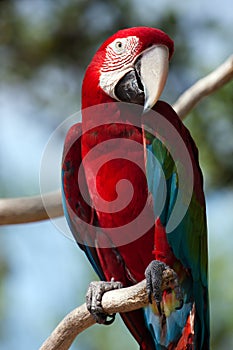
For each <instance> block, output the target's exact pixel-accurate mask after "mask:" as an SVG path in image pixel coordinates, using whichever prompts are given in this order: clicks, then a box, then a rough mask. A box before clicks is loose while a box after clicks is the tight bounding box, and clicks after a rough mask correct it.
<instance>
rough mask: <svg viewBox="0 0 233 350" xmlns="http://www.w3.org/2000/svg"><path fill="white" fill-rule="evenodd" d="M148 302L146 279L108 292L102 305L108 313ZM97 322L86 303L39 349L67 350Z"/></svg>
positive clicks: (63, 322) (129, 308)
mask: <svg viewBox="0 0 233 350" xmlns="http://www.w3.org/2000/svg"><path fill="white" fill-rule="evenodd" d="M147 304H148V296H147V292H146V280H143V281H142V282H140V283H138V284H136V285H134V286H132V287H128V288H122V289H117V290H113V291H110V292H106V293H105V294H104V295H103V299H102V306H103V309H104V311H106V312H107V313H108V314H112V313H115V312H129V311H133V310H136V309H140V308H142V307H144V306H146V305H147ZM94 323H95V320H94V318H93V317H92V316H91V314H90V313H89V311H88V310H87V308H86V304H83V305H81V306H79V307H78V308H76V309H74V310H73V311H71V312H70V313H69V314H68V315H67V316H66V317H65V318H64V319H63V320H62V321H61V322H60V323H59V324H58V326H57V327H56V328H55V330H54V331H53V332H52V334H51V335H50V336H49V337H48V339H47V340H45V342H44V343H43V344H42V346H41V347H40V349H39V350H67V349H69V347H70V346H71V344H72V342H73V341H74V339H75V338H76V337H77V335H78V334H80V333H81V332H83V331H84V330H85V329H86V328H88V327H90V326H92V325H93V324H94Z"/></svg>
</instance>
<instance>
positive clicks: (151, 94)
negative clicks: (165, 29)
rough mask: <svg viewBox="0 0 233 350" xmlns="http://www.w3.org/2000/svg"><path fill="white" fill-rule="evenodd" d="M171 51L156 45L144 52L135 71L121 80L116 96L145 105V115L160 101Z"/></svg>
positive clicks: (132, 70)
mask: <svg viewBox="0 0 233 350" xmlns="http://www.w3.org/2000/svg"><path fill="white" fill-rule="evenodd" d="M168 65H169V50H168V48H167V47H166V46H164V45H155V46H152V47H151V48H149V49H147V50H145V51H144V52H142V53H141V54H140V55H139V56H138V57H137V59H136V61H135V63H134V67H133V69H131V70H129V71H128V72H127V73H126V74H125V75H124V76H123V78H121V79H120V81H119V82H118V84H117V85H116V87H115V96H116V97H117V98H118V99H119V100H120V101H124V102H131V103H137V104H141V105H144V113H145V112H147V111H148V110H150V109H151V108H153V106H154V105H155V103H156V102H157V101H158V99H159V97H160V95H161V93H162V91H163V88H164V85H165V83H166V80H167V75H168Z"/></svg>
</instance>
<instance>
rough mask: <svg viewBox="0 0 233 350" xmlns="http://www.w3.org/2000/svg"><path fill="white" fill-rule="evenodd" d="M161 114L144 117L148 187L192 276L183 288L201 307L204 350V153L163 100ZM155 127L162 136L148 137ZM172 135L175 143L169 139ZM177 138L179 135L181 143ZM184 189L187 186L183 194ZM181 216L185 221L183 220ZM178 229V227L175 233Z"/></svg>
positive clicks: (178, 255)
mask: <svg viewBox="0 0 233 350" xmlns="http://www.w3.org/2000/svg"><path fill="white" fill-rule="evenodd" d="M155 111H156V112H157V115H156V116H154V115H153V112H152V115H151V116H150V115H145V117H144V139H145V142H144V143H145V145H146V149H147V151H146V152H145V153H146V175H147V181H148V188H149V192H151V194H152V197H153V205H154V212H155V217H156V218H159V221H160V223H161V224H162V226H163V227H164V229H165V232H166V238H167V242H168V244H169V246H170V247H171V249H172V252H173V253H174V255H175V257H176V258H177V259H178V260H179V261H180V262H181V264H182V266H183V267H184V269H185V270H186V271H189V272H188V274H190V276H189V277H187V278H186V280H185V281H184V285H183V287H184V289H185V291H186V302H188V301H190V300H191V301H192V300H193V301H194V302H195V309H196V318H195V328H196V330H197V328H198V332H196V330H195V333H196V334H202V337H201V339H199V340H198V341H199V342H200V343H199V344H202V345H201V346H200V347H199V348H200V349H202V348H203V347H202V346H203V344H204V342H205V341H207V342H208V340H207V339H208V327H209V326H208V300H207V298H208V297H207V295H208V293H207V228H206V214H205V199H204V193H203V179H202V173H201V170H200V168H199V163H198V151H197V148H196V146H195V144H194V141H193V139H192V137H191V135H190V133H189V131H188V130H187V129H186V127H185V126H184V125H183V123H182V122H181V121H180V119H179V117H178V116H177V115H176V113H175V112H174V111H173V109H172V108H171V107H170V106H169V105H168V104H166V103H165V102H162V101H159V102H158V103H157V104H156V107H155ZM155 117H156V119H157V120H156V123H157V124H156V126H154V125H153V121H152V119H153V118H155ZM151 118H152V119H151ZM159 119H160V120H162V123H160V122H159ZM164 120H166V123H167V122H168V123H169V124H166V123H165V124H166V125H165V124H164V123H163V121H164ZM151 121H152V122H151ZM164 125H165V129H166V130H165V129H164ZM148 126H149V127H148ZM157 126H158V127H157ZM153 127H156V129H157V134H155V133H154V132H148V130H151V131H152V129H153ZM168 127H170V128H171V130H170V131H169V130H167V128H168ZM164 131H165V133H164ZM169 135H170V136H171V138H172V140H173V141H171V140H168V139H167V137H169ZM172 135H173V136H174V135H176V136H177V139H176V137H175V138H174V137H173V136H172ZM178 138H181V141H182V142H181V143H180V144H179V142H178ZM176 141H177V142H176ZM181 144H183V146H184V148H185V149H184V148H183V149H182V148H181V149H179V148H178V147H179V146H180V145H181ZM176 148H177V149H176ZM182 152H188V153H187V154H188V155H189V161H190V163H189V168H190V165H191V170H192V174H190V173H189V175H187V174H186V175H185V173H183V175H184V176H183V180H185V181H186V182H187V184H188V185H190V184H191V185H192V184H193V187H192V186H191V192H189V190H190V189H187V190H188V192H189V193H188V194H187V191H184V190H183V191H182V186H183V188H184V184H183V183H181V178H180V176H179V175H180V174H179V171H180V170H179V169H178V168H179V167H180V166H181V167H180V169H182V170H183V171H184V172H185V171H186V170H187V169H186V168H187V164H182V160H181V159H182V157H183V153H182ZM172 154H173V155H172ZM174 155H175V156H174ZM180 156H181V157H180ZM179 163H181V164H179ZM189 170H190V169H189ZM185 176H186V178H185ZM187 176H189V178H187ZM181 177H182V176H181ZM190 177H191V181H190ZM179 187H181V190H180V188H179ZM180 192H181V193H180ZM187 197H189V198H187ZM161 198H162V199H163V200H161ZM161 202H162V203H161ZM179 202H180V203H179ZM177 205H178V207H177V208H178V211H177V212H176V215H175V216H173V217H172V215H173V213H174V211H175V210H177V209H176V206H177ZM180 213H181V216H180V217H179V215H180ZM169 225H170V226H169ZM172 225H173V228H172V230H171V227H172ZM155 235H156V232H155ZM171 267H173V266H171ZM206 348H207V347H206Z"/></svg>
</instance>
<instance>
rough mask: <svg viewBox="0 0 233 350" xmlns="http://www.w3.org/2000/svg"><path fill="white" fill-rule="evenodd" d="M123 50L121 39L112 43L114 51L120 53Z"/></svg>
mask: <svg viewBox="0 0 233 350" xmlns="http://www.w3.org/2000/svg"><path fill="white" fill-rule="evenodd" d="M124 50H125V42H123V40H117V41H116V42H115V44H114V51H115V52H116V53H118V54H121V53H122V52H124Z"/></svg>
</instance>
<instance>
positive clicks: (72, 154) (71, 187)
mask: <svg viewBox="0 0 233 350" xmlns="http://www.w3.org/2000/svg"><path fill="white" fill-rule="evenodd" d="M81 135H82V125H81V123H77V124H75V125H73V126H72V127H71V128H70V129H69V131H68V133H67V135H66V139H65V144H64V150H63V158H62V201H63V208H64V214H65V217H66V219H67V222H68V225H69V228H70V230H71V232H72V234H73V236H74V238H75V240H76V242H77V243H78V245H79V246H80V248H81V249H82V250H83V251H84V252H85V254H86V256H87V258H88V260H89V261H90V263H91V264H92V266H93V268H94V270H95V272H96V273H97V274H98V276H99V277H100V278H101V279H105V277H104V273H103V271H102V268H101V266H100V263H99V259H98V255H97V252H96V249H95V247H94V239H95V238H94V236H93V230H92V225H93V224H94V221H95V212H94V210H93V208H92V207H91V206H90V205H89V204H88V203H87V201H85V199H84V198H83V195H82V193H84V192H85V198H86V199H88V198H89V199H90V196H89V192H88V188H87V184H86V179H85V174H84V170H83V167H80V165H81V163H82V157H81ZM80 189H82V193H81V190H80ZM89 203H90V202H89Z"/></svg>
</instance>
